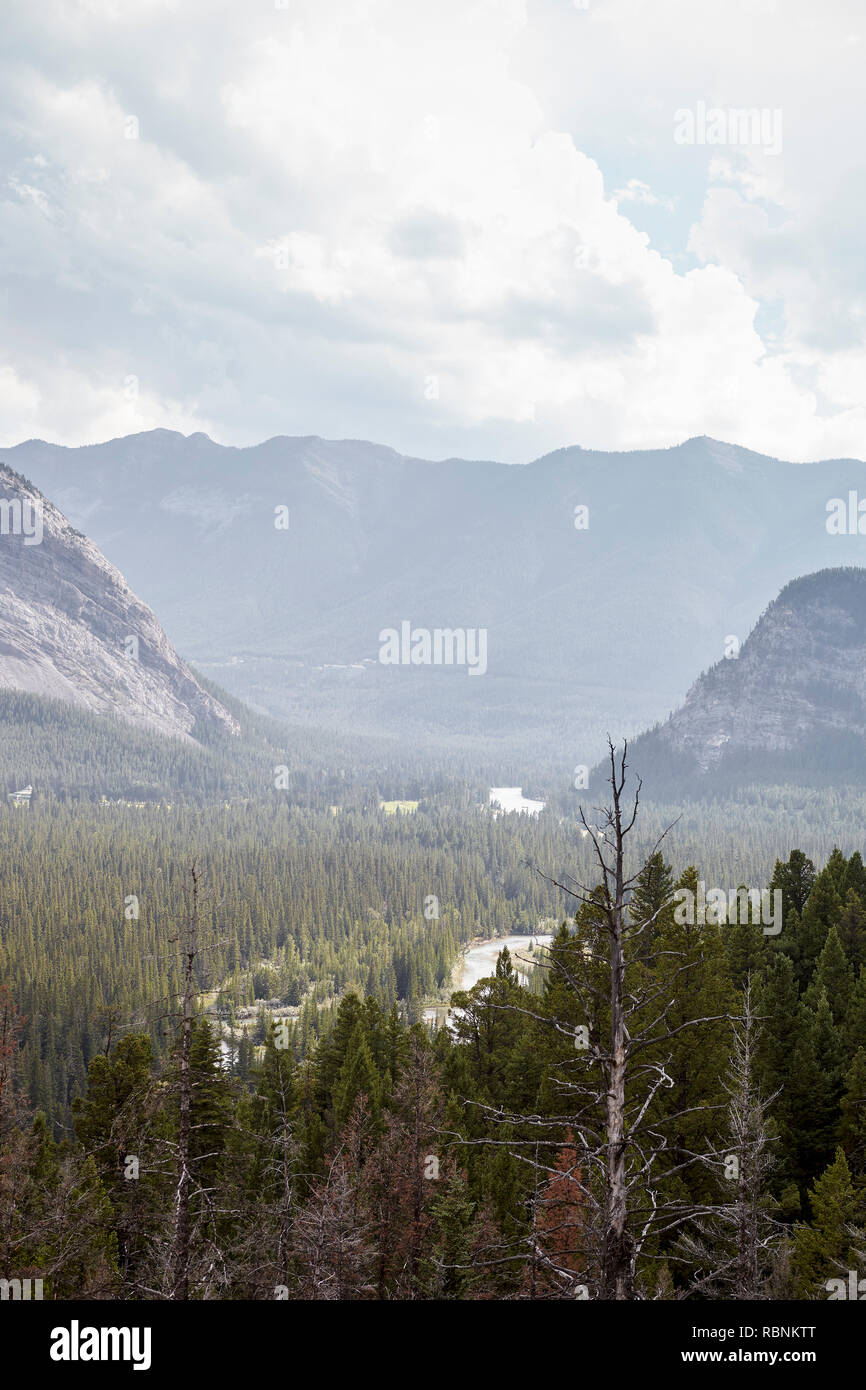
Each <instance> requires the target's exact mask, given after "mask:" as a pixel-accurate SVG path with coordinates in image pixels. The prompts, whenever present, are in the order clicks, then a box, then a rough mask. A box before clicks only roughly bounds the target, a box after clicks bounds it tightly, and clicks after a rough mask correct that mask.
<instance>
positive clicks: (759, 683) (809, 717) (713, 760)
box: [657, 568, 866, 771]
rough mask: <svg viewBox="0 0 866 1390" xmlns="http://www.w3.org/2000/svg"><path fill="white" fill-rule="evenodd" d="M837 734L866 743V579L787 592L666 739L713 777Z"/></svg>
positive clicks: (696, 691)
mask: <svg viewBox="0 0 866 1390" xmlns="http://www.w3.org/2000/svg"><path fill="white" fill-rule="evenodd" d="M834 733H837V734H846V735H850V734H854V735H857V736H858V737H860V738H864V737H866V570H863V569H854V568H845V569H828V570H821V571H819V572H818V573H817V574H810V575H806V576H804V577H803V578H802V579H796V580H794V581H793V582H792V583H791V584H788V585H786V587H785V588H784V589H783V590H782V592H781V593H780V594H779V597H778V598H777V599H775V600H774V602H773V603H771V604H770V606H769V607H768V608H767V610H766V612H765V613H764V614H763V616H762V617H761V618H760V620H759V621H758V623H757V625H756V626H755V628H754V629H753V631H752V632H751V634H750V635H749V637H748V639H747V640H746V642H744V644H743V646H742V649H741V651H740V654H739V656H738V657H735V658H734V657H731V658H727V659H723V660H722V661H720V662H718V663H717V664H716V665H715V666H713V667H711V669H710V670H709V671H707V672H705V673H704V675H702V676H701V677H700V679H699V680H697V681H696V682H695V684H694V685H693V686H692V687H691V689H690V690H689V692H688V695H687V696H686V700H685V703H684V705H683V706H682V708H681V709H679V710H677V711H676V713H675V714H673V715H672V716H671V718H670V719H669V720H668V721H667V723H666V724H664V725H662V727H661V728H660V729H659V730H658V731H657V737H658V739H659V740H660V741H661V742H662V743H664V744H666V745H667V746H668V747H669V749H670V750H671V751H672V752H673V753H675V754H677V753H679V754H682V753H685V754H690V755H691V756H692V757H694V758H695V759H696V761H697V763H698V766H699V767H700V768H701V770H703V771H706V770H708V769H711V768H712V767H713V766H714V765H715V764H717V763H718V762H719V761H720V759H721V758H722V756H723V755H728V754H731V753H749V752H751V751H753V750H754V751H760V752H771V753H776V752H783V751H786V750H792V749H796V748H798V747H803V746H804V745H807V744H809V743H812V744H815V743H816V742H817V741H820V740H821V739H822V738H823V737H825V736H826V735H827V734H834Z"/></svg>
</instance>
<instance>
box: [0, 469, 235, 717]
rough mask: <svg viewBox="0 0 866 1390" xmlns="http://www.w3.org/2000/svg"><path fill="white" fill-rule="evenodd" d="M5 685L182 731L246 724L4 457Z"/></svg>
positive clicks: (1, 616) (0, 680) (1, 653)
mask: <svg viewBox="0 0 866 1390" xmlns="http://www.w3.org/2000/svg"><path fill="white" fill-rule="evenodd" d="M0 688H4V689H12V690H22V691H28V692H30V693H31V694H35V695H43V696H50V697H52V698H54V699H60V700H66V701H69V702H70V703H72V704H75V705H79V706H82V707H84V708H85V709H87V710H90V711H91V712H93V713H97V714H114V715H117V716H119V717H120V718H122V719H125V720H127V721H128V722H129V723H130V724H135V725H139V726H143V727H146V728H149V729H152V730H154V731H156V732H158V733H161V734H167V735H170V736H173V737H175V738H193V737H194V736H195V732H196V728H197V727H198V728H199V729H201V728H202V726H207V725H211V726H214V727H220V728H222V729H225V730H226V731H227V732H230V733H237V732H238V726H237V723H236V721H235V720H234V719H233V718H232V716H231V715H230V714H229V713H228V712H227V711H226V710H225V709H224V708H223V707H222V705H220V704H219V703H218V701H216V700H215V699H213V697H212V696H210V695H209V694H207V692H206V691H205V690H203V689H202V687H201V686H200V685H199V683H198V681H197V680H196V679H195V677H194V676H193V674H192V672H191V671H190V670H189V668H188V667H187V666H186V665H185V664H184V662H183V661H182V660H181V659H180V657H179V656H178V654H177V652H176V651H175V650H174V648H173V647H172V645H171V643H170V642H169V641H168V638H167V637H166V635H165V633H164V632H163V630H162V628H161V627H160V624H159V623H158V621H157V619H156V617H155V616H154V614H153V613H152V612H151V610H150V609H149V608H148V607H147V606H146V605H145V604H143V603H142V602H141V600H140V599H138V598H136V596H135V594H134V593H133V592H132V590H131V589H130V588H129V586H128V584H127V583H126V581H125V580H124V578H123V576H122V575H121V574H120V573H119V572H118V571H117V570H116V569H115V568H114V566H113V565H111V564H109V562H108V561H107V560H106V559H105V557H104V556H103V555H102V554H101V553H100V552H99V550H98V549H97V547H96V546H95V545H94V544H93V542H92V541H89V540H88V539H87V538H86V536H83V535H81V533H80V532H79V531H76V530H74V528H73V527H72V526H71V525H70V524H69V522H68V521H67V520H66V518H65V516H63V514H62V513H61V512H60V511H58V509H57V508H56V507H55V506H53V505H52V503H51V502H49V501H48V500H47V498H45V497H43V496H42V494H41V493H40V492H39V491H38V490H37V489H36V488H35V487H34V486H33V485H32V484H30V483H28V482H27V481H26V479H24V478H22V477H21V476H20V475H19V474H17V473H14V472H13V471H12V470H11V469H9V468H5V467H2V466H0Z"/></svg>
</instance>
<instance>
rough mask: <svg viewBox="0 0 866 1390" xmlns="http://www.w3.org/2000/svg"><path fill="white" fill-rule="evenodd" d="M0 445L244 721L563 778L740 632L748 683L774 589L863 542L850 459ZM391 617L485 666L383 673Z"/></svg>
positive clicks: (179, 444) (343, 446)
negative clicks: (509, 755)
mask: <svg viewBox="0 0 866 1390" xmlns="http://www.w3.org/2000/svg"><path fill="white" fill-rule="evenodd" d="M0 457H2V458H4V459H5V460H6V462H7V463H8V464H9V465H12V466H13V467H14V468H15V469H17V470H19V471H20V473H22V474H25V475H26V476H27V477H29V478H32V479H34V481H35V483H36V484H37V485H38V486H39V487H40V488H41V489H42V490H43V491H44V492H45V493H46V494H47V495H48V496H50V497H51V498H52V500H53V501H54V502H55V503H57V505H58V506H60V507H62V509H63V511H64V512H65V513H66V515H67V516H69V518H70V519H71V522H72V523H73V525H74V526H76V527H79V528H81V529H82V530H86V532H87V534H88V535H89V536H91V537H92V539H93V541H94V542H95V543H96V545H98V546H99V549H100V550H101V551H102V552H103V553H104V555H105V556H107V557H108V560H109V561H110V562H112V563H113V564H115V565H117V567H118V568H119V569H120V570H122V572H123V574H124V575H125V576H126V579H127V580H128V581H129V583H130V584H131V585H132V588H133V589H134V590H135V591H136V592H137V593H140V594H141V595H142V597H143V599H144V600H145V601H146V602H147V603H148V604H149V605H150V606H151V607H152V608H153V609H154V611H155V612H156V613H157V614H158V615H159V619H160V621H161V622H162V624H163V625H164V628H165V631H166V633H167V634H168V637H169V639H170V640H171V642H173V643H174V644H175V645H176V646H177V648H178V649H179V650H180V651H181V652H182V653H183V655H184V658H185V659H187V660H189V661H192V662H193V663H194V664H195V666H196V668H197V669H199V670H201V671H202V672H203V673H204V674H205V675H207V676H209V677H211V678H212V679H214V680H218V681H219V684H220V685H221V686H224V687H225V688H227V689H228V690H229V691H231V692H232V693H233V694H235V695H236V696H238V697H240V698H241V699H243V700H244V701H246V702H247V703H248V704H250V705H251V706H252V707H253V708H254V709H256V710H257V711H259V712H263V713H268V714H271V715H273V716H276V717H279V718H282V719H287V720H291V721H293V722H295V723H298V724H301V725H309V726H316V727H329V728H331V729H334V730H339V731H342V732H345V733H352V734H359V733H364V734H376V735H387V736H390V737H394V738H399V739H402V740H403V741H408V742H411V743H412V744H413V746H416V745H421V744H430V743H438V744H440V745H441V746H444V747H445V748H446V749H447V748H448V747H452V748H455V749H457V748H466V747H473V748H475V747H482V746H486V745H487V744H489V745H490V747H491V748H494V749H495V748H503V749H505V748H508V749H509V750H512V751H514V750H518V751H519V752H520V753H521V755H525V756H527V757H529V756H533V755H538V756H540V757H543V758H544V760H545V761H546V762H548V763H549V762H550V761H551V760H552V761H553V762H554V763H556V762H560V763H561V765H562V768H563V772H564V775H565V774H567V772H568V769H569V767H570V766H571V765H573V764H575V763H580V762H584V763H590V762H591V761H592V760H593V759H594V757H595V756H597V755H598V753H599V751H600V749H601V746H602V742H603V736H604V734H605V732H606V731H607V730H611V731H612V732H614V733H616V734H622V733H626V732H628V733H631V734H634V733H637V732H639V731H640V730H641V729H645V728H647V727H648V726H651V725H654V724H657V723H659V722H660V721H662V720H663V719H664V718H665V717H666V716H667V715H668V714H669V712H670V711H671V710H673V709H675V708H676V707H677V706H679V705H680V704H681V702H682V701H683V699H684V697H685V695H686V692H687V691H688V689H689V687H690V686H691V685H692V684H693V682H694V679H695V675H696V673H697V672H700V671H701V670H707V669H708V668H711V667H714V666H715V664H716V662H717V661H719V659H720V658H723V654H724V652H725V651H726V650H727V649H728V648H729V647H730V646H731V645H739V646H741V647H742V654H741V657H740V661H741V662H743V657H744V656H745V657H746V661H745V662H744V663H743V664H742V665H741V666H740V668H739V669H740V670H742V671H743V672H745V671H747V670H748V669H749V656H748V651H747V646H748V644H747V643H746V637H747V634H748V633H749V632H750V630H751V628H752V627H753V626H754V624H755V622H756V621H757V620H758V618H759V617H760V615H761V613H762V612H763V611H764V609H765V608H766V607H767V605H768V604H769V603H770V602H771V601H772V600H773V599H774V598H775V596H776V595H777V594H778V593H779V592H780V590H782V589H784V587H785V585H786V584H788V583H789V581H791V580H792V579H794V578H796V577H798V576H799V575H801V574H803V573H804V572H809V571H815V570H821V569H826V568H832V569H838V568H839V567H845V566H850V565H855V566H856V565H858V564H859V563H860V562H861V560H862V559H863V558H864V555H866V537H863V536H861V535H860V534H859V531H858V530H857V525H856V521H855V524H854V528H853V530H854V534H851V533H850V528H846V530H845V532H844V534H839V533H837V532H838V531H839V527H838V526H837V527H836V528H835V530H834V529H832V527H831V513H832V512H833V506H834V499H836V500H837V502H840V503H842V502H844V504H845V506H848V505H849V501H850V502H851V505H853V507H854V508H855V512H856V508H857V505H858V503H857V496H858V495H859V494H860V493H862V495H863V496H864V497H866V464H864V463H863V462H862V461H859V460H830V461H825V462H821V463H814V464H792V463H787V462H784V461H780V460H777V459H772V458H768V457H765V456H763V455H759V454H756V453H753V452H751V451H749V450H746V449H743V448H740V447H737V446H733V445H727V444H722V443H719V442H718V441H715V440H711V439H707V438H700V439H693V440H689V441H688V442H687V443H685V444H683V445H681V446H678V447H675V448H671V449H667V450H655V451H637V452H634V453H617V454H605V453H601V452H596V451H590V450H583V449H580V448H569V449H562V450H559V451H557V452H556V453H553V454H550V455H547V456H545V457H544V458H541V459H538V460H536V461H534V462H532V463H529V464H526V465H504V464H500V463H496V462H490V461H466V460H454V459H451V460H445V461H441V462H430V461H425V460H420V459H413V458H408V457H404V456H402V455H399V454H396V453H395V452H393V451H392V450H390V449H387V448H385V447H383V446H378V445H374V444H369V443H362V442H357V441H327V440H322V439H318V438H277V439H272V440H269V441H267V442H266V443H263V444H260V445H257V446H253V447H250V448H246V449H236V448H228V447H224V446H221V445H218V444H216V443H214V442H213V441H212V440H210V439H208V438H207V436H205V435H201V434H197V435H192V436H190V437H184V436H182V435H179V434H175V433H172V432H169V431H163V430H155V431H151V432H149V433H146V434H142V435H133V436H129V437H127V438H124V439H119V440H114V441H112V442H110V443H106V444H100V445H92V446H86V447H82V448H77V449H66V448H61V447H60V446H56V445H51V444H46V443H43V442H40V441H29V442H27V443H25V444H20V445H18V446H17V447H15V448H10V449H6V450H4V451H2V454H0ZM858 490H859V493H858ZM852 492H853V493H854V494H855V497H854V499H853V501H851V497H850V495H851V494H852ZM828 507H829V508H830V511H828ZM834 514H835V513H834ZM828 527H830V529H828ZM405 625H408V628H409V630H410V631H411V632H412V633H421V634H422V635H423V634H424V633H427V634H428V635H435V633H436V632H437V630H438V631H442V630H446V631H448V632H451V633H454V632H457V633H462V634H465V635H466V637H467V638H468V639H471V637H472V635H473V634H475V635H476V636H477V635H478V634H480V633H482V632H483V634H484V637H485V645H486V662H485V664H486V670H485V672H484V674H483V678H478V679H472V678H471V675H470V674H469V670H468V665H467V664H463V665H462V666H461V665H460V664H459V663H458V664H454V665H448V664H444V663H443V664H441V665H436V664H432V659H431V662H429V663H428V662H427V661H426V660H425V658H424V650H425V646H424V643H423V642H420V643H419V645H418V648H417V650H418V652H419V659H420V664H413V662H412V659H411V657H410V659H409V660H408V661H405V662H404V661H400V660H398V661H397V662H396V663H395V664H383V662H382V660H381V659H380V657H381V655H382V652H383V634H385V633H387V632H388V631H392V632H394V633H400V632H401V631H403V630H404V626H405ZM427 648H428V650H429V649H432V646H431V643H430V642H428V643H427ZM735 664H736V663H733V662H729V663H726V665H731V666H734V665H735ZM478 674H479V676H480V672H479V673H478ZM671 728H672V729H673V728H674V726H673V725H672V726H671ZM676 728H678V729H679V728H685V725H684V724H682V723H681V724H679V725H677V726H676ZM712 736H715V735H712ZM674 737H677V738H678V737H680V735H679V734H676V735H674V734H673V733H672V734H671V738H674ZM682 737H683V738H685V735H684V734H683V735H682ZM689 752H690V756H691V752H692V749H691V745H689ZM706 756H708V755H707V754H706V750H704V751H703V752H701V753H697V752H695V757H696V759H697V761H698V763H699V762H700V760H701V759H702V758H703V759H704V760H705V761H706Z"/></svg>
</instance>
